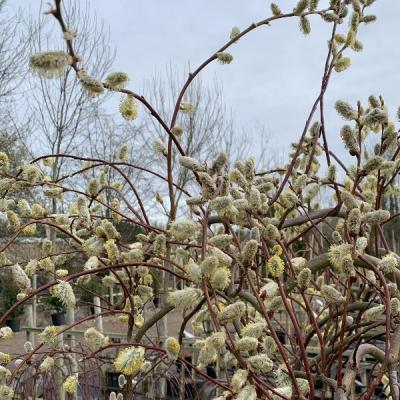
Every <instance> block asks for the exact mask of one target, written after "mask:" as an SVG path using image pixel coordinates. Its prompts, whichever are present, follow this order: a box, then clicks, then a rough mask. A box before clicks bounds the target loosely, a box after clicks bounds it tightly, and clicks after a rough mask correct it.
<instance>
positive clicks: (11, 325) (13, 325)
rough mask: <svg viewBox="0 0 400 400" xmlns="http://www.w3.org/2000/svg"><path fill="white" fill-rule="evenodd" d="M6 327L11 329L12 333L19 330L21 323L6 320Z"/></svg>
mask: <svg viewBox="0 0 400 400" xmlns="http://www.w3.org/2000/svg"><path fill="white" fill-rule="evenodd" d="M6 325H7V326H8V327H9V328H11V329H12V331H13V332H19V331H20V330H21V321H20V320H19V319H6Z"/></svg>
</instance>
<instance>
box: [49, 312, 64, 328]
mask: <svg viewBox="0 0 400 400" xmlns="http://www.w3.org/2000/svg"><path fill="white" fill-rule="evenodd" d="M51 320H52V321H53V325H54V326H61V325H65V314H64V313H63V312H58V313H55V314H51Z"/></svg>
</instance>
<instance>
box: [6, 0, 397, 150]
mask: <svg viewBox="0 0 400 400" xmlns="http://www.w3.org/2000/svg"><path fill="white" fill-rule="evenodd" d="M12 3H13V6H15V7H18V6H20V5H22V6H23V7H24V8H25V9H26V10H27V12H31V13H32V14H33V15H35V14H37V13H38V9H39V3H40V1H38V0H12ZM294 3H295V2H293V1H287V0H286V1H280V2H279V4H280V5H281V8H282V10H283V11H289V10H291V9H292V8H293V4H294ZM89 4H90V5H91V6H92V8H93V10H95V11H96V12H97V14H98V16H99V17H101V18H103V19H104V21H105V23H106V25H109V27H110V33H111V43H112V44H113V45H115V46H116V50H117V57H116V60H115V68H114V69H115V70H123V71H126V72H127V73H128V74H129V76H130V77H131V83H130V87H131V88H133V89H135V90H137V88H140V87H141V86H142V84H143V82H144V81H145V80H146V79H148V78H149V77H150V76H151V75H152V74H153V72H154V70H155V69H156V68H158V69H160V68H163V67H164V66H165V65H167V64H169V63H172V64H173V65H174V66H176V67H177V68H182V69H183V68H184V67H185V66H186V65H187V64H188V63H190V65H191V66H192V67H195V66H197V65H198V64H199V63H201V62H202V61H203V60H204V59H206V58H207V57H208V56H209V55H210V54H212V52H213V51H215V50H216V49H217V48H218V47H220V46H221V45H222V44H223V43H224V42H225V41H226V40H227V38H228V36H229V33H230V30H231V28H232V27H233V26H238V27H240V28H241V29H244V28H245V27H247V26H248V25H249V24H250V23H251V22H252V21H257V20H260V19H263V18H265V17H266V16H268V15H270V10H269V4H270V3H269V2H267V1H265V0H247V1H243V0H229V1H228V0H201V1H196V2H195V1H183V0H147V1H143V0H142V1H138V0H114V1H112V2H110V1H109V0H89ZM321 4H324V2H323V1H321ZM28 10H29V11H28ZM370 10H371V12H373V13H374V14H376V15H377V16H378V21H377V22H376V23H374V24H370V25H368V26H364V25H363V26H362V27H361V28H360V33H359V39H360V40H361V41H362V42H363V43H364V45H365V49H364V51H363V52H362V53H351V54H350V55H351V58H352V64H353V65H352V67H351V68H350V69H349V70H347V71H345V72H343V73H341V74H336V73H335V74H334V75H333V79H332V80H331V84H330V88H329V90H328V93H327V97H326V109H327V128H328V137H329V140H330V142H331V143H332V144H334V147H335V148H336V150H337V151H339V149H340V148H341V147H340V146H339V140H338V137H339V134H338V129H339V127H340V124H341V121H340V119H339V117H338V116H336V114H335V113H334V112H333V103H334V102H335V101H336V100H337V99H339V98H341V99H344V100H347V101H350V102H353V103H354V102H355V101H357V100H358V99H360V100H362V101H366V99H367V97H368V96H369V95H370V94H376V95H379V94H382V95H383V97H384V98H385V100H386V103H387V105H388V106H389V108H390V109H391V110H392V112H394V110H395V109H397V107H398V106H399V105H400V96H399V95H398V93H399V91H400V73H399V64H400V46H399V45H398V37H399V36H400V32H399V31H400V28H399V27H400V24H399V20H400V1H399V0H377V1H376V4H375V5H373V6H372V7H371V8H370ZM311 26H312V32H311V34H310V35H309V36H307V37H304V36H303V35H302V34H301V33H300V32H299V29H298V21H297V19H294V18H293V19H290V20H282V21H277V22H275V23H273V24H272V26H270V27H261V28H259V29H258V30H256V31H255V32H253V33H251V34H249V35H248V36H247V37H245V38H243V39H242V40H241V41H240V42H239V43H238V44H236V45H234V46H233V47H232V48H231V49H230V52H231V53H232V54H233V56H234V62H233V63H232V64H230V65H227V66H225V65H224V66H222V65H219V64H217V63H214V64H212V65H211V67H209V68H208V69H207V70H206V71H205V72H204V73H203V74H202V77H203V79H204V80H206V81H207V80H211V79H213V78H214V76H215V75H216V76H217V77H218V78H219V79H220V80H221V81H222V83H223V86H224V92H225V99H226V104H227V106H228V107H231V108H232V110H233V113H234V115H235V117H236V120H237V123H238V124H239V125H240V126H250V127H252V126H254V124H262V125H264V126H265V127H266V128H267V130H269V131H270V133H271V135H272V144H273V145H274V146H277V147H284V148H287V146H288V144H289V143H290V142H291V141H293V140H296V138H298V136H299V134H300V133H301V130H302V127H303V126H304V122H305V119H306V117H307V113H308V110H309V109H310V106H311V104H312V102H313V100H314V99H315V96H316V95H317V94H318V91H319V85H320V78H321V73H322V68H323V62H324V57H325V54H326V51H327V44H326V43H327V39H328V37H329V32H330V25H328V24H327V23H324V22H322V21H321V19H320V18H319V17H317V16H316V17H313V18H312V20H311ZM346 28H347V27H344V26H343V27H341V28H340V29H341V30H343V31H344V30H345V29H346ZM55 34H59V33H58V32H55Z"/></svg>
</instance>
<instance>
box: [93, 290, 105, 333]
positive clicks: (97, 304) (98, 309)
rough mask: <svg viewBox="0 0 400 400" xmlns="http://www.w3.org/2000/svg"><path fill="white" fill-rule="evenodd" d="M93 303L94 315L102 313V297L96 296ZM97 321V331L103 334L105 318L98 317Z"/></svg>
mask: <svg viewBox="0 0 400 400" xmlns="http://www.w3.org/2000/svg"><path fill="white" fill-rule="evenodd" d="M93 303H94V313H95V314H99V313H101V307H100V297H99V296H94V298H93ZM95 319H96V329H97V330H98V331H99V332H103V317H102V316H101V315H97V316H96V317H95Z"/></svg>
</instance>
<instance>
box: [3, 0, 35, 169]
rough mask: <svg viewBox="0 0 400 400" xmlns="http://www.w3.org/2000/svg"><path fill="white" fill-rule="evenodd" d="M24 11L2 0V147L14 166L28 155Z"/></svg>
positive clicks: (26, 39)
mask: <svg viewBox="0 0 400 400" xmlns="http://www.w3.org/2000/svg"><path fill="white" fill-rule="evenodd" d="M21 24H22V14H21V10H17V11H13V10H12V9H11V8H10V7H9V3H8V2H7V1H6V0H0V148H1V149H2V150H3V151H7V152H9V154H10V155H11V162H12V164H13V165H15V164H17V163H21V162H22V159H23V155H24V154H26V146H25V145H24V141H25V134H26V130H27V124H28V121H26V120H25V119H24V118H23V117H21V115H19V116H18V115H17V114H18V107H17V104H18V103H17V100H18V98H19V94H20V93H19V91H18V88H19V86H20V84H21V81H22V79H23V78H24V76H25V74H26V71H25V69H24V64H26V59H27V57H28V51H27V50H28V45H27V43H28V42H29V40H28V37H25V36H24V35H22V34H21Z"/></svg>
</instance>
